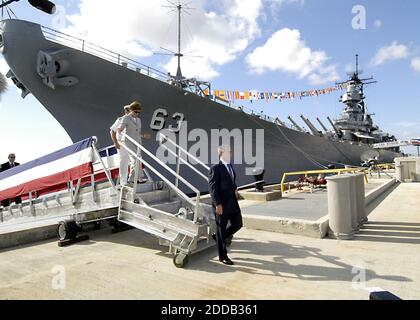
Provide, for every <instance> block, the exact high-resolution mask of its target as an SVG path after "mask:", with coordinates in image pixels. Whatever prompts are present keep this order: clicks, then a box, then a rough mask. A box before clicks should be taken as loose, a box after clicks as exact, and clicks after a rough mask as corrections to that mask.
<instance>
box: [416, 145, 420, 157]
mask: <svg viewBox="0 0 420 320" xmlns="http://www.w3.org/2000/svg"><path fill="white" fill-rule="evenodd" d="M417 157H420V146H417Z"/></svg>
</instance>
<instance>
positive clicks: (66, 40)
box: [41, 26, 170, 82]
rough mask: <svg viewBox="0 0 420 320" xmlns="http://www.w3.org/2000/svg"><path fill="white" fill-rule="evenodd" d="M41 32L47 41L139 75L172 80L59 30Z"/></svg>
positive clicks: (154, 70) (129, 59) (165, 80)
mask: <svg viewBox="0 0 420 320" xmlns="http://www.w3.org/2000/svg"><path fill="white" fill-rule="evenodd" d="M41 30H42V32H43V34H44V36H45V38H46V39H47V40H50V41H53V42H56V43H59V44H62V45H65V46H68V47H71V48H74V49H76V50H79V51H82V52H86V53H89V54H92V55H95V56H97V57H99V58H102V59H105V60H107V61H109V62H112V63H115V64H118V65H120V66H122V67H126V68H128V69H131V70H134V71H136V72H138V73H141V74H144V75H147V76H149V77H152V78H155V79H158V80H161V81H164V82H168V81H169V80H170V77H169V76H168V74H166V73H164V72H162V71H160V70H157V69H155V68H152V67H150V66H147V65H145V64H142V63H140V62H138V61H135V60H133V59H131V58H128V57H126V56H124V55H122V54H119V53H116V52H114V51H111V50H109V49H106V48H103V47H101V46H99V45H96V44H94V43H92V42H89V41H87V40H84V39H80V38H77V37H75V36H71V35H68V34H66V33H63V32H61V31H57V30H54V29H51V28H48V27H45V26H41Z"/></svg>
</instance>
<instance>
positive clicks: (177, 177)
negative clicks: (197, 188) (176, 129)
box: [175, 148, 181, 188]
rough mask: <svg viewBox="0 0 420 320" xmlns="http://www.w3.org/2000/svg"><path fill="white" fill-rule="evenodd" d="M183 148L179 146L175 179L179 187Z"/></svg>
mask: <svg viewBox="0 0 420 320" xmlns="http://www.w3.org/2000/svg"><path fill="white" fill-rule="evenodd" d="M180 158H181V149H179V148H178V153H177V156H176V180H175V186H176V187H177V188H178V187H179V170H180V169H181V160H180Z"/></svg>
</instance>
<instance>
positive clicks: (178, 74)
mask: <svg viewBox="0 0 420 320" xmlns="http://www.w3.org/2000/svg"><path fill="white" fill-rule="evenodd" d="M166 1H167V2H168V3H169V4H170V5H169V6H163V7H164V8H170V9H172V10H171V12H172V11H174V10H177V11H178V12H177V15H178V51H177V52H173V51H172V50H169V49H165V48H162V47H161V49H163V50H165V51H168V52H170V53H169V54H168V53H161V52H158V53H156V54H160V55H170V56H175V57H177V59H178V67H177V71H176V76H175V80H177V81H181V80H184V79H185V78H184V77H183V75H182V71H181V58H183V57H194V58H202V56H192V55H187V54H184V53H182V52H181V18H182V13H183V12H184V13H187V14H190V13H189V12H188V11H189V10H194V8H191V7H189V6H188V5H189V4H190V3H191V2H192V1H189V2H187V3H184V4H183V3H181V1H179V2H178V4H176V3H174V2H172V1H170V0H166Z"/></svg>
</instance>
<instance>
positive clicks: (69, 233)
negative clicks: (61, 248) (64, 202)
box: [57, 220, 79, 241]
mask: <svg viewBox="0 0 420 320" xmlns="http://www.w3.org/2000/svg"><path fill="white" fill-rule="evenodd" d="M78 229H79V228H78V226H77V224H76V221H70V220H67V221H60V223H59V224H58V230H57V233H58V238H59V239H60V241H64V240H73V239H76V237H77V233H78Z"/></svg>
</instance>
